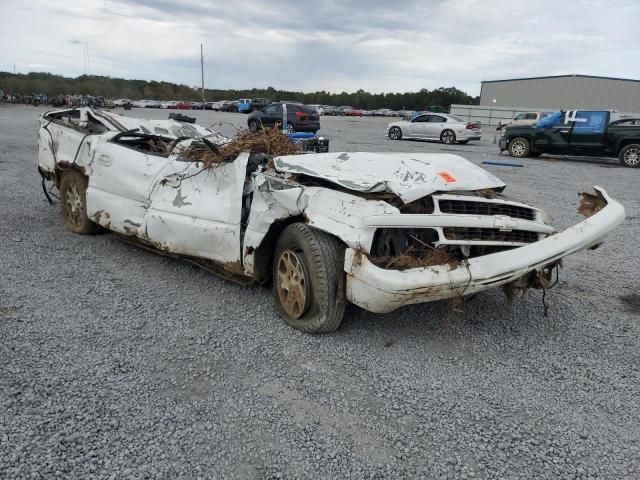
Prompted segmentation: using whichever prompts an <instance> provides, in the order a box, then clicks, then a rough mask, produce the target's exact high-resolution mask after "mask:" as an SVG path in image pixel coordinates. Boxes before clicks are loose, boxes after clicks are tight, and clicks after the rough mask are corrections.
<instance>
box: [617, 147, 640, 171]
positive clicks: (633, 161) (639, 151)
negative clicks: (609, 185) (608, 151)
mask: <svg viewBox="0 0 640 480" xmlns="http://www.w3.org/2000/svg"><path fill="white" fill-rule="evenodd" d="M618 160H620V163H621V164H622V165H624V166H625V167H628V168H638V167H640V144H638V143H632V144H630V145H626V146H625V147H623V148H622V150H620V154H619V155H618Z"/></svg>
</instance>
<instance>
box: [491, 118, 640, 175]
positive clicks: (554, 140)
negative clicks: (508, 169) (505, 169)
mask: <svg viewBox="0 0 640 480" xmlns="http://www.w3.org/2000/svg"><path fill="white" fill-rule="evenodd" d="M637 120H638V119H637V118H620V115H619V114H618V113H616V112H611V111H593V110H568V111H566V112H565V111H561V112H555V113H553V114H551V115H549V116H548V117H546V118H543V119H541V120H540V121H539V122H538V123H537V124H536V125H531V126H515V125H514V126H509V127H507V128H505V129H504V130H503V134H502V137H501V138H500V142H499V146H500V151H501V152H502V151H504V150H508V151H509V154H510V155H511V156H512V157H517V158H522V157H537V156H539V155H541V154H543V153H550V154H556V155H579V156H590V157H613V158H618V160H619V161H620V163H621V164H622V165H624V166H625V167H630V168H638V167H640V125H638V121H637Z"/></svg>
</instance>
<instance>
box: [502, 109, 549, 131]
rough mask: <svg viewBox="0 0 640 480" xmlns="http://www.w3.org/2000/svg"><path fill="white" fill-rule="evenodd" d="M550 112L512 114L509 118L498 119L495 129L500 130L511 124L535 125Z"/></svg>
mask: <svg viewBox="0 0 640 480" xmlns="http://www.w3.org/2000/svg"><path fill="white" fill-rule="evenodd" d="M551 113H552V112H521V113H517V114H515V115H514V116H513V118H512V119H511V120H506V121H505V122H502V120H501V121H499V122H498V126H497V128H496V130H502V129H503V128H504V127H508V126H511V125H535V124H536V123H538V121H540V120H542V119H543V118H545V117H548V116H549V115H551Z"/></svg>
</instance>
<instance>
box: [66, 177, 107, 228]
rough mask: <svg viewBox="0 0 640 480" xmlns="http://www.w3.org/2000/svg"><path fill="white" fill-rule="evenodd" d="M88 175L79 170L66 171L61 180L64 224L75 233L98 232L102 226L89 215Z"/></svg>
mask: <svg viewBox="0 0 640 480" xmlns="http://www.w3.org/2000/svg"><path fill="white" fill-rule="evenodd" d="M87 184H88V181H87V177H85V176H84V175H82V174H81V173H80V172H78V171H77V170H69V171H66V172H64V174H63V175H62V180H61V181H60V206H61V207H62V220H63V222H64V226H65V227H66V228H68V229H69V230H71V231H72V232H75V233H80V234H85V235H87V234H92V233H97V232H98V231H99V229H100V227H99V226H98V225H97V224H95V223H93V222H92V221H91V220H89V218H88V217H87Z"/></svg>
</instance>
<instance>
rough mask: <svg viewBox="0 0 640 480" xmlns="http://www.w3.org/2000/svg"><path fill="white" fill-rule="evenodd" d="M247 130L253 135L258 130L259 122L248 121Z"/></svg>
mask: <svg viewBox="0 0 640 480" xmlns="http://www.w3.org/2000/svg"><path fill="white" fill-rule="evenodd" d="M249 130H251V131H252V132H254V133H255V132H257V131H258V130H260V122H258V121H257V120H249Z"/></svg>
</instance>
